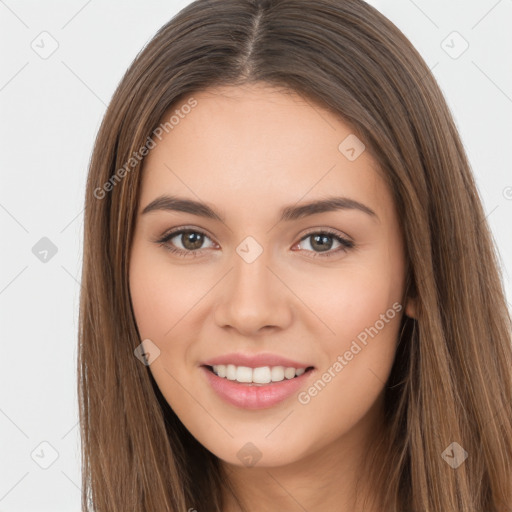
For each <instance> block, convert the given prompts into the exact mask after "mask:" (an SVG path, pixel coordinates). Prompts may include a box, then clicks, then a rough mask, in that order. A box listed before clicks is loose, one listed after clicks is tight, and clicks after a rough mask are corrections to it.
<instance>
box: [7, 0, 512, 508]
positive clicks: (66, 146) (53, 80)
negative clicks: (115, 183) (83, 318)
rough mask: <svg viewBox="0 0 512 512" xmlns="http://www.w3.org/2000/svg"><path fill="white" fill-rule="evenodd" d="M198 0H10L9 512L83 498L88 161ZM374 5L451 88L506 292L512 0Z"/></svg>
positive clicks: (510, 244)
mask: <svg viewBox="0 0 512 512" xmlns="http://www.w3.org/2000/svg"><path fill="white" fill-rule="evenodd" d="M188 3H190V2H189V1H187V0H185V1H182V2H178V1H177V0H174V1H173V0H168V1H164V0H150V1H144V2H143V1H142V0H139V1H136V0H131V1H121V0H111V1H109V2H106V1H103V2H101V1H100V0H89V1H87V0H68V1H66V2H64V1H61V2H58V1H55V0H52V1H50V0H48V1H45V2H38V1H36V0H27V1H23V2H22V1H20V0H0V44H1V47H2V52H1V65H0V120H1V121H0V130H1V132H0V141H1V142H0V144H1V151H0V172H1V174H0V185H1V187H0V229H1V234H2V237H1V244H2V250H1V252H0V255H1V258H2V259H1V265H0V312H1V317H0V318H1V322H2V323H1V329H2V348H3V350H2V357H1V359H0V375H1V379H2V380H1V382H0V433H1V440H2V443H1V445H0V512H20V511H23V512H31V511H37V512H42V511H51V512H58V511H67V512H69V511H73V510H75V511H79V510H80V460H79V439H78V428H77V405H76V400H77V399H76V370H75V367H76V356H77V348H76V347H77V342H76V333H77V318H78V294H79V288H80V284H79V278H80V268H81V251H82V240H81V238H82V233H83V215H82V210H83V206H82V204H83V195H84V184H85V179H86V173H87V166H88V162H89V157H90V153H91V149H92V145H93V141H94V137H95V134H96V132H97V130H98V128H99V125H100V121H101V119H102V116H103V113H104V111H105V107H106V105H107V104H108V102H109V100H110V98H111V95H112V93H113V92H114V89H115V87H116V86H117V84H118V82H119V80H120V79H121V77H122V75H123V74H124V72H125V70H126V69H127V67H128V66H129V65H130V63H131V62H132V60H133V58H134V57H135V55H136V54H137V53H138V52H139V50H140V49H141V48H142V47H143V46H144V45H145V44H146V43H147V42H148V40H149V39H150V38H151V37H152V36H153V35H154V33H155V32H156V31H157V29H159V28H160V27H161V26H162V25H163V24H164V23H166V22H167V21H168V20H169V19H170V18H171V17H172V16H173V15H174V14H175V13H177V12H178V11H179V10H180V9H181V8H182V7H184V6H185V5H186V4H188ZM371 3H372V4H373V5H375V6H376V7H377V8H378V9H380V10H381V11H382V12H383V13H384V14H385V15H386V16H387V17H388V18H390V19H391V20H392V21H393V22H394V23H395V24H396V25H397V26H398V27H399V28H400V29H401V30H402V31H403V32H404V33H405V34H406V36H408V37H409V39H410V40H411V41H412V43H413V44H414V45H415V46H416V48H417V49H418V50H419V51H420V53H421V54H422V55H423V57H424V59H425V60H426V62H427V64H428V65H429V66H430V67H431V68H432V69H433V72H434V74H435V76H436V77H437V80H438V82H439V84H440V86H441V88H442V90H443V92H444V94H445V96H446V98H447V100H448V103H449V105H450V108H451V110H452V112H453V115H454V117H455V121H456V123H457V126H458V128H459V130H460V133H461V136H462V140H463V142H464V145H465V147H466V150H467V152H468V155H469V158H470V162H471V164H472V167H473V171H474V173H475V176H476V179H477V183H478V186H479V189H480V192H481V195H482V199H483V202H484V206H485V210H486V213H487V216H488V220H489V222H490V225H491V228H492V230H493V233H494V236H495V239H496V243H497V246H498V249H499V251H500V254H501V259H502V267H503V272H504V280H505V285H506V290H507V294H508V298H509V303H510V302H511V297H512V290H511V280H510V273H511V271H512V241H511V237H510V232H511V231H510V224H511V221H512V188H511V187H512V172H511V168H512V167H511V163H512V157H511V151H510V147H511V142H512V140H511V131H512V130H511V117H512V116H511V114H512V66H511V63H512V62H511V59H510V50H511V49H512V31H511V30H510V25H511V22H512V0H500V1H497V0H473V1H467V0H466V1H462V0H450V1H447V0H435V1H432V0H430V1H427V0H415V1H412V0H382V1H374V2H371ZM43 31H46V32H48V33H49V34H51V37H50V36H40V34H41V32H43ZM453 31H457V32H458V33H459V34H460V35H461V36H462V37H463V38H464V39H465V40H466V41H467V42H468V43H469V48H468V49H467V51H465V52H464V53H463V54H462V55H461V56H460V57H458V58H456V59H454V58H452V57H451V56H450V55H449V54H448V53H447V52H446V51H445V49H444V48H443V46H444V45H448V46H451V47H452V49H451V50H450V51H451V52H452V53H453V52H454V51H457V50H458V49H460V48H461V46H460V45H461V44H462V40H461V39H460V38H459V39H457V37H458V36H453V35H452V36H450V37H449V38H448V39H446V38H447V36H449V35H450V34H451V33H452V32H453ZM42 37H46V38H47V39H45V43H44V46H45V48H46V49H49V48H51V46H50V45H51V38H53V39H55V40H56V41H57V43H58V48H57V50H56V51H55V52H54V53H53V54H52V55H51V56H49V57H48V58H47V59H43V58H41V57H40V56H39V55H38V54H37V53H36V52H35V51H34V50H33V49H32V47H31V44H34V45H39V46H40V47H42V46H43V43H41V38H42ZM445 40H446V42H445V43H443V41H445ZM33 41H35V42H34V43H32V42H33ZM446 49H447V48H446ZM40 51H42V49H41V50H40ZM42 237H47V238H49V239H50V240H51V241H52V242H53V244H55V246H56V248H57V253H56V254H55V255H54V256H53V257H51V258H50V259H49V260H48V261H47V262H46V263H43V262H41V261H40V260H39V259H38V258H37V257H36V256H35V255H34V254H33V252H32V248H33V246H34V245H35V244H36V243H37V242H38V241H39V240H40V239H41V238H42ZM42 442H45V443H49V445H51V447H52V448H51V447H50V446H49V445H48V444H43V445H40V443H42ZM53 450H55V452H56V454H58V457H57V458H56V460H55V461H54V462H53V463H52V464H51V465H50V466H49V467H48V468H47V469H43V468H42V467H40V465H39V464H43V465H44V464H50V463H51V462H52V453H53ZM31 454H33V458H32V455H31ZM36 461H38V462H39V464H38V463H36Z"/></svg>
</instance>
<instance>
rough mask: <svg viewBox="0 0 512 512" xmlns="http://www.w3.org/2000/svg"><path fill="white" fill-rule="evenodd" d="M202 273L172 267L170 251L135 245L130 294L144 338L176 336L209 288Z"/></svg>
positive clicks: (131, 264) (158, 338) (159, 338)
mask: <svg viewBox="0 0 512 512" xmlns="http://www.w3.org/2000/svg"><path fill="white" fill-rule="evenodd" d="M198 274H199V273H196V274H192V275H191V274H190V273H187V272H185V271H182V272H180V270H179V269H178V270H176V268H172V266H171V265H169V263H168V261H166V255H165V254H164V255H162V254H156V256H155V254H154V253H153V252H152V251H148V250H144V248H138V247H137V246H135V247H134V249H133V251H132V256H131V262H130V295H131V299H132V305H133V310H134V314H135V319H136V322H137V326H138V328H139V332H140V335H141V337H142V338H151V339H153V338H154V339H155V340H160V341H162V342H163V340H164V339H167V338H168V337H171V336H173V331H175V330H179V328H180V324H181V323H186V315H187V314H188V313H189V312H190V310H191V309H192V308H193V306H194V304H195V303H197V302H198V300H199V299H200V298H201V296H202V295H204V293H205V292H206V291H207V289H208V288H207V286H206V285H205V282H204V280H203V279H202V277H201V276H200V275H198Z"/></svg>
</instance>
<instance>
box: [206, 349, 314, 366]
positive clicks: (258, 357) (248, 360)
mask: <svg viewBox="0 0 512 512" xmlns="http://www.w3.org/2000/svg"><path fill="white" fill-rule="evenodd" d="M201 364H202V365H205V366H214V365H218V364H234V365H235V366H247V367H249V368H260V367H262V366H284V367H285V368H295V369H299V368H304V369H305V368H308V367H310V366H313V365H312V364H307V363H300V362H298V361H294V360H293V359H288V358H287V357H282V356H280V355H277V354H271V353H269V352H262V353H259V354H243V353H241V352H237V353H232V354H225V355H222V356H218V357H214V358H212V359H208V361H204V362H203V363H201Z"/></svg>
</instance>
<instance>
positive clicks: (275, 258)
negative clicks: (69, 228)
mask: <svg viewBox="0 0 512 512" xmlns="http://www.w3.org/2000/svg"><path fill="white" fill-rule="evenodd" d="M491 240H492V239H491V236H490V233H489V229H488V226H487V223H486V221H485V215H484V212H483V209H482V206H481V203H480V200H479V198H478V194H477V190H476V187H475V183H474V180H473V177H472V175H471V171H470V166H469V163H468V161H467V157H466V155H465V152H464V149H463V146H462V144H461V141H460V138H459V135H458V133H457V130H456V128H455V125H454V123H453V120H452V117H451V115H450V112H449V110H448V108H447V106H446V103H445V100H444V98H443V96H442V94H441V92H440V90H439V87H438V86H437V84H436V82H435V79H434V77H433V76H432V74H431V73H430V70H429V69H428V67H427V66H426V64H425V63H424V61H423V60H422V58H421V57H420V55H419V54H418V53H417V52H416V50H415V49H414V48H413V47H412V45H411V44H410V42H409V41H408V40H407V39H406V38H405V36H404V35H403V34H402V33H401V32H400V31H399V30H398V29H397V28H396V27H395V26H394V25H393V24H392V23H391V22H389V21H388V20H387V19H386V18H385V17H384V16H382V15H381V14H380V13H379V12H378V11H376V10H375V9H373V8H372V7H370V6H369V5H367V4H365V3H364V2H362V1H360V0H351V1H344V2H341V1H336V0H314V1H308V2H301V1H300V0H275V1H271V0H267V1H265V0H252V1H251V0H244V1H240V0H222V1H220V0H217V1H214V0H208V1H197V2H194V3H192V4H190V5H189V6H187V7H186V8H185V9H183V10H182V11H181V12H180V13H179V14H178V15H177V16H176V17H175V18H173V19H172V20H171V21H170V22H169V23H167V24H166V25H165V26H163V27H162V28H161V29H160V30H159V32H158V33H157V34H156V35H155V37H154V38H153V39H152V40H151V41H150V42H149V44H148V45H147V46H146V47H145V48H144V49H143V50H142V52H141V53H140V54H139V55H138V56H137V58H136V59H135V61H134V62H133V64H132V65H131V66H130V68H129V70H128V71H127V73H126V75H125V76H124V77H123V80H122V81H121V83H120V84H119V87H118V89H117V91H116V93H115V94H114V97H113V98H112V101H111V103H110V105H109V107H108V109H107V112H106V114H105V118H104V121H103V123H102V126H101V128H100V131H99V134H98V138H97V140H96V144H95V148H94V152H93V156H92V160H91V165H90V171H89V177H88V184H87V197H86V216H85V239H84V264H83V265H84V266H83V280H82V283H83V294H82V297H81V311H80V326H81V328H80V345H79V350H80V351H79V368H78V370H79V396H80V420H81V429H82V458H83V461H84V467H83V509H84V510H89V508H88V507H89V505H90V506H92V507H93V508H92V509H93V510H96V511H107V510H108V511H116V510H120V511H127V510H133V511H144V510H147V511H156V510H158V511H160V510H166V511H167V510H168V511H173V512H174V511H187V510H188V511H192V510H197V511H198V512H203V511H223V512H235V511H239V510H244V511H247V512H253V511H261V510H265V511H266V510H308V511H309V512H313V511H316V510H324V511H325V510H336V511H341V512H345V511H351V512H354V511H365V512H368V511H370V512H373V511H383V510H385V511H396V512H398V511H401V512H412V511H414V512H427V511H428V512H438V511H441V510H442V511H463V512H470V511H471V512H477V511H478V512H483V511H485V512H502V511H509V510H512V508H511V507H512V483H511V481H512V478H511V476H512V462H511V461H512V419H511V418H512V374H511V371H512V370H511V368H512V348H511V335H510V317H509V313H508V311H507V308H506V302H505V298H504V293H503V289H502V284H501V282H500V276H499V270H498V268H499V267H498V264H497V260H496V257H495V252H494V247H493V244H492V241H491Z"/></svg>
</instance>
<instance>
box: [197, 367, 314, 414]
mask: <svg viewBox="0 0 512 512" xmlns="http://www.w3.org/2000/svg"><path fill="white" fill-rule="evenodd" d="M216 364H217V363H216ZM219 364H222V363H219ZM295 364H296V363H295ZM265 366H266V365H265ZM275 366H281V365H275ZM283 366H285V365H283ZM290 366H293V365H290ZM300 367H301V368H302V367H304V366H300ZM255 368H257V366H255ZM310 368H311V369H309V370H307V371H306V372H304V373H303V374H302V375H300V376H299V377H294V378H293V379H284V380H282V381H280V382H274V383H272V384H258V385H255V384H248V383H242V382H237V381H233V380H228V379H226V378H224V377H219V376H217V375H215V373H213V371H211V370H210V369H209V368H208V367H206V366H201V367H200V370H201V371H202V372H203V374H204V375H205V378H206V380H207V382H208V383H209V385H210V386H211V387H212V389H213V390H214V391H215V392H216V393H217V395H218V396H219V397H220V398H221V399H223V400H224V401H225V402H227V403H229V404H231V405H234V406H236V407H239V408H242V409H252V410H255V409H268V408H270V407H274V406H275V405H277V404H279V403H280V402H283V401H284V400H286V399H287V398H289V397H290V396H292V395H293V394H295V393H296V392H297V391H298V390H299V389H300V388H301V387H302V386H304V385H305V383H306V381H307V380H309V378H310V377H311V375H312V374H313V373H315V370H314V368H312V367H310Z"/></svg>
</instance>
